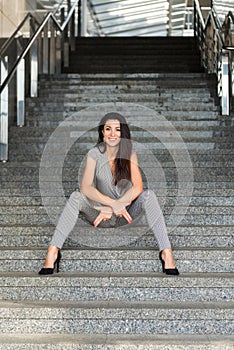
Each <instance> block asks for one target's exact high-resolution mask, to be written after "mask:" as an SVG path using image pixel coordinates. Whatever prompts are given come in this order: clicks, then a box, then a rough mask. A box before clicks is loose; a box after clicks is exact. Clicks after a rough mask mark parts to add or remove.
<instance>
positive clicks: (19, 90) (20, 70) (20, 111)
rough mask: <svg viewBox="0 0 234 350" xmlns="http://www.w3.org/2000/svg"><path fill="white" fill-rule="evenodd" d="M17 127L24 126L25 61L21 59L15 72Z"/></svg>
mask: <svg viewBox="0 0 234 350" xmlns="http://www.w3.org/2000/svg"><path fill="white" fill-rule="evenodd" d="M16 97H17V126H21V127H22V126H24V124H25V59H24V58H22V60H21V61H20V63H19V65H18V67H17V71H16Z"/></svg>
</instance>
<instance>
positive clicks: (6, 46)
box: [0, 12, 33, 57]
mask: <svg viewBox="0 0 234 350" xmlns="http://www.w3.org/2000/svg"><path fill="white" fill-rule="evenodd" d="M32 17H33V15H32V14H31V13H30V12H29V13H28V14H27V15H26V16H25V17H24V19H23V21H22V22H21V23H20V24H19V25H18V27H17V28H16V30H15V31H14V33H13V34H12V35H11V36H10V38H9V39H7V40H6V41H5V42H4V43H3V45H2V46H1V48H0V57H1V56H3V54H4V52H6V50H7V49H8V47H9V46H10V45H11V43H12V42H13V41H14V39H15V37H16V35H17V33H18V32H19V31H20V29H21V28H22V27H23V25H24V24H25V23H26V22H27V20H28V19H30V18H32Z"/></svg>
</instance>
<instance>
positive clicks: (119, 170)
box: [96, 112, 132, 185]
mask: <svg viewBox="0 0 234 350" xmlns="http://www.w3.org/2000/svg"><path fill="white" fill-rule="evenodd" d="M110 119H116V120H118V121H119V123H120V132H121V140H120V143H119V149H118V152H117V155H116V158H115V161H114V163H115V172H114V184H115V185H116V184H117V183H118V182H119V181H120V180H123V179H126V180H129V181H130V180H131V168H130V159H131V154H132V142H131V133H130V130H129V127H128V124H127V122H126V119H125V118H124V116H122V115H121V114H119V113H116V112H110V113H107V114H105V115H104V117H103V118H102V119H101V121H100V123H99V126H98V142H97V145H96V146H97V147H98V148H99V150H100V152H102V153H104V152H105V151H106V144H105V142H104V140H103V129H104V126H105V124H106V122H107V120H110Z"/></svg>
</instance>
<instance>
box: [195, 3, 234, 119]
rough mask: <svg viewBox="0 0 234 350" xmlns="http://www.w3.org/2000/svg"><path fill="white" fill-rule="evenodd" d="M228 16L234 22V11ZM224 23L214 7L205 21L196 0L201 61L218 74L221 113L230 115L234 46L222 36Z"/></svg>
mask: <svg viewBox="0 0 234 350" xmlns="http://www.w3.org/2000/svg"><path fill="white" fill-rule="evenodd" d="M227 16H228V17H229V18H231V20H232V22H233V23H234V16H233V14H232V12H229V13H228V14H227ZM227 16H226V17H227ZM224 23H225V22H224ZM224 25H225V24H223V25H221V22H220V20H219V17H218V15H217V13H216V11H215V8H214V7H213V8H212V9H211V10H210V11H209V13H208V16H207V19H206V21H204V19H203V16H202V12H201V8H200V4H199V1H198V0H194V36H195V37H196V38H197V39H198V40H197V41H198V46H199V49H200V52H201V63H202V65H203V67H204V68H205V70H206V71H207V72H208V73H215V74H216V75H217V77H218V85H217V87H218V96H219V97H220V98H221V114H222V115H229V113H230V97H231V96H232V95H233V94H234V91H233V90H234V88H233V87H232V84H230V82H232V81H233V69H232V67H233V56H232V50H233V49H234V47H233V46H232V45H226V42H225V38H223V36H222V28H223V26H224Z"/></svg>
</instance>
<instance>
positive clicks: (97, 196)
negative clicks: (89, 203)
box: [80, 156, 115, 206]
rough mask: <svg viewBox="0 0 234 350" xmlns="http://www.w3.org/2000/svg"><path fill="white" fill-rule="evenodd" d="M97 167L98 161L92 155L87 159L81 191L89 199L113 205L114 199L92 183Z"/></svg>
mask: <svg viewBox="0 0 234 350" xmlns="http://www.w3.org/2000/svg"><path fill="white" fill-rule="evenodd" d="M95 169H96V161H95V160H94V159H92V158H91V157H90V156H88V157H87V159H86V165H85V170H84V174H83V178H82V183H81V189H80V191H81V193H83V194H84V195H85V196H86V197H88V198H89V199H91V200H93V201H95V202H98V203H101V204H103V205H107V206H111V204H112V203H113V202H115V200H114V199H112V198H110V197H108V196H106V195H104V194H102V193H101V192H100V191H98V190H97V189H96V188H95V187H94V186H93V185H92V184H93V180H94V174H95Z"/></svg>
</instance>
